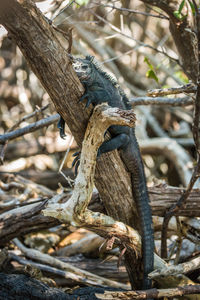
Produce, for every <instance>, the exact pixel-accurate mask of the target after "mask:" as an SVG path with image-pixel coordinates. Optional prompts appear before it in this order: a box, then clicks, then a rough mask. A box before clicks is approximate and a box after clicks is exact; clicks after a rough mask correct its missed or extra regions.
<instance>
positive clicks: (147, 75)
mask: <svg viewBox="0 0 200 300" xmlns="http://www.w3.org/2000/svg"><path fill="white" fill-rule="evenodd" d="M146 77H147V78H152V79H154V80H155V81H156V82H157V83H158V77H157V76H156V73H155V72H154V71H153V70H151V69H149V70H148V71H147V72H146Z"/></svg>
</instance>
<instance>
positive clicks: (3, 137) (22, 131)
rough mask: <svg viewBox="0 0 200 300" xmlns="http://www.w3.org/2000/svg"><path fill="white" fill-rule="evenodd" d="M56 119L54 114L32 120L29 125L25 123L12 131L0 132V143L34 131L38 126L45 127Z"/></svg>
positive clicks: (57, 118) (56, 116)
mask: <svg viewBox="0 0 200 300" xmlns="http://www.w3.org/2000/svg"><path fill="white" fill-rule="evenodd" d="M58 120H59V115H58V114H56V115H53V116H50V117H47V118H45V119H42V120H39V121H37V122H34V123H32V124H30V125H27V126H25V127H23V128H19V129H16V130H14V131H11V132H8V133H5V134H2V135H0V144H4V143H5V142H6V141H8V140H12V139H15V138H17V137H20V136H23V135H25V134H28V133H30V132H34V131H36V130H38V129H40V128H44V127H47V126H49V125H51V124H53V123H55V122H57V121H58Z"/></svg>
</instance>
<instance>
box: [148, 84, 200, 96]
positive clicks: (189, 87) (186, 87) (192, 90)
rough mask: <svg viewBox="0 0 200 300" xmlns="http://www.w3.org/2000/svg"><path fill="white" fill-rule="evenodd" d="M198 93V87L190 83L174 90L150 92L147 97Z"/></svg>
mask: <svg viewBox="0 0 200 300" xmlns="http://www.w3.org/2000/svg"><path fill="white" fill-rule="evenodd" d="M196 91H197V87H196V85H194V84H193V83H188V84H185V85H182V86H178V87H173V88H166V89H155V90H149V91H148V92H147V96H149V97H158V96H166V95H174V94H181V93H196Z"/></svg>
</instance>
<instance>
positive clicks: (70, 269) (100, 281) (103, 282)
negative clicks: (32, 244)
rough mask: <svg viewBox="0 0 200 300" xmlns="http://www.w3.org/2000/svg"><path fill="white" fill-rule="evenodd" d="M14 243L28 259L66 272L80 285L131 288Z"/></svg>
mask: <svg viewBox="0 0 200 300" xmlns="http://www.w3.org/2000/svg"><path fill="white" fill-rule="evenodd" d="M13 242H14V244H15V245H16V246H17V247H18V248H19V249H20V250H21V251H22V253H23V254H24V255H25V256H26V257H29V258H30V259H33V260H34V261H38V262H40V263H42V264H44V265H49V266H51V267H53V268H56V269H58V270H63V271H66V275H67V276H68V277H69V278H72V279H73V278H74V277H75V280H76V281H79V282H80V283H84V284H85V283H86V284H89V285H91V284H92V285H100V286H111V287H116V288H123V289H128V288H129V286H127V285H126V284H121V283H117V282H115V281H113V280H109V279H106V278H103V277H100V276H97V275H95V274H92V273H90V272H87V271H84V270H81V269H79V268H76V267H74V266H72V265H71V264H69V263H66V262H62V261H61V260H59V259H57V258H54V257H52V256H50V255H48V254H45V253H42V252H40V251H38V250H35V249H29V248H27V247H25V246H24V245H23V244H22V243H21V242H20V241H19V240H18V239H16V238H15V239H14V240H13ZM71 276H72V277H71Z"/></svg>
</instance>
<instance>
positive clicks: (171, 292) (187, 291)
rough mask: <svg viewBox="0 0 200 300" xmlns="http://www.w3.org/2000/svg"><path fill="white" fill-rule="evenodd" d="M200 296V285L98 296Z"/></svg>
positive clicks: (104, 299) (128, 299)
mask: <svg viewBox="0 0 200 300" xmlns="http://www.w3.org/2000/svg"><path fill="white" fill-rule="evenodd" d="M192 294H200V284H196V285H185V286H180V287H177V288H171V289H162V290H161V289H151V290H147V291H130V292H105V293H104V294H103V295H102V294H98V293H97V294H96V296H97V298H98V299H102V300H106V299H107V300H110V299H123V300H131V299H150V298H154V299H160V298H163V297H166V298H168V297H169V298H173V297H176V296H179V297H180V296H184V295H192Z"/></svg>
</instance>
